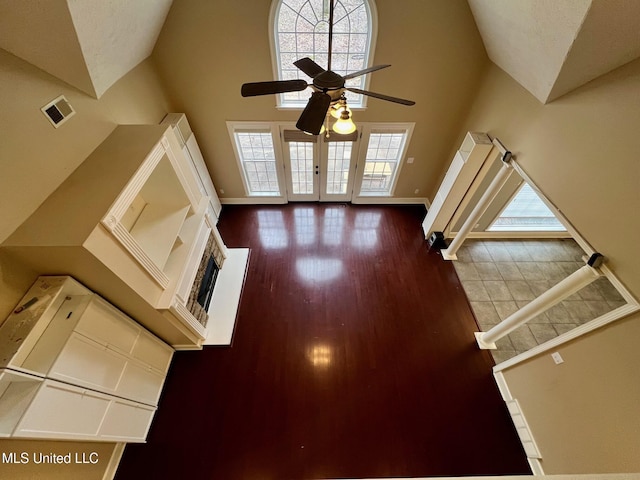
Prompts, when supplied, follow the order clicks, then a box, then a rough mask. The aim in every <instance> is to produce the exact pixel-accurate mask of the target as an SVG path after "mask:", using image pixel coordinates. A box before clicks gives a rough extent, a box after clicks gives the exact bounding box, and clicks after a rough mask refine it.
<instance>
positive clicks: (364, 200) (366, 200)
mask: <svg viewBox="0 0 640 480" xmlns="http://www.w3.org/2000/svg"><path fill="white" fill-rule="evenodd" d="M220 203H222V204H223V205H284V204H286V203H288V202H287V200H286V199H285V198H283V197H242V198H221V199H220ZM351 203H353V204H356V205H358V204H359V205H424V206H425V207H426V208H427V209H429V207H430V206H431V203H430V202H429V199H428V198H427V197H355V198H354V199H352V200H351Z"/></svg>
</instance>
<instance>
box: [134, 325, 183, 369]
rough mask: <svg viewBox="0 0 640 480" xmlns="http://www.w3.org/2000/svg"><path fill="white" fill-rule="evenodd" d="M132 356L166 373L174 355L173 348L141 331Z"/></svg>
mask: <svg viewBox="0 0 640 480" xmlns="http://www.w3.org/2000/svg"><path fill="white" fill-rule="evenodd" d="M131 356H132V357H133V358H136V359H138V360H140V361H141V362H142V363H145V364H147V365H150V366H152V367H153V368H155V369H156V370H158V371H160V372H162V373H166V372H167V370H168V369H169V362H171V357H172V356H173V349H172V348H171V347H169V346H168V345H167V344H165V343H163V342H162V340H159V339H158V338H156V337H154V336H152V335H150V334H148V333H147V332H141V334H140V336H139V337H138V341H137V342H136V345H135V347H134V348H133V352H132V355H131Z"/></svg>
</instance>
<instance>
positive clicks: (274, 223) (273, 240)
mask: <svg viewBox="0 0 640 480" xmlns="http://www.w3.org/2000/svg"><path fill="white" fill-rule="evenodd" d="M257 213H258V235H259V236H260V242H261V243H262V246H263V247H264V248H286V247H287V246H288V245H289V236H288V235H287V229H286V228H285V225H284V217H283V215H282V212H278V211H271V210H262V211H259V212H257Z"/></svg>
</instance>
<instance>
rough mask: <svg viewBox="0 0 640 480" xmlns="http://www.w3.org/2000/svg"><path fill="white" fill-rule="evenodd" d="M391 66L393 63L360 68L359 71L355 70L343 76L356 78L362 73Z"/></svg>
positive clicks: (347, 78)
mask: <svg viewBox="0 0 640 480" xmlns="http://www.w3.org/2000/svg"><path fill="white" fill-rule="evenodd" d="M390 66H391V65H374V66H373V67H369V68H365V69H364V70H358V71H357V72H353V73H350V74H348V75H345V76H344V77H342V78H344V79H345V80H349V79H350V78H356V77H359V76H360V75H364V74H365V73H371V72H375V71H376V70H382V69H383V68H387V67H390Z"/></svg>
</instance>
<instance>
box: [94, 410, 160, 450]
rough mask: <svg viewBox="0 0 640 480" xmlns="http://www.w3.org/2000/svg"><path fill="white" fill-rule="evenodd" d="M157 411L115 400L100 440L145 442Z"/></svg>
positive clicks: (103, 425) (108, 413)
mask: <svg viewBox="0 0 640 480" xmlns="http://www.w3.org/2000/svg"><path fill="white" fill-rule="evenodd" d="M154 413H155V409H154V408H151V407H147V406H144V405H136V404H134V403H131V402H127V401H125V400H120V399H114V400H113V401H112V402H111V405H109V410H108V411H107V414H106V416H105V417H104V422H103V424H102V428H101V429H100V439H101V440H104V441H118V442H144V441H145V439H146V438H147V432H148V431H149V427H150V426H151V420H153V415H154Z"/></svg>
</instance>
